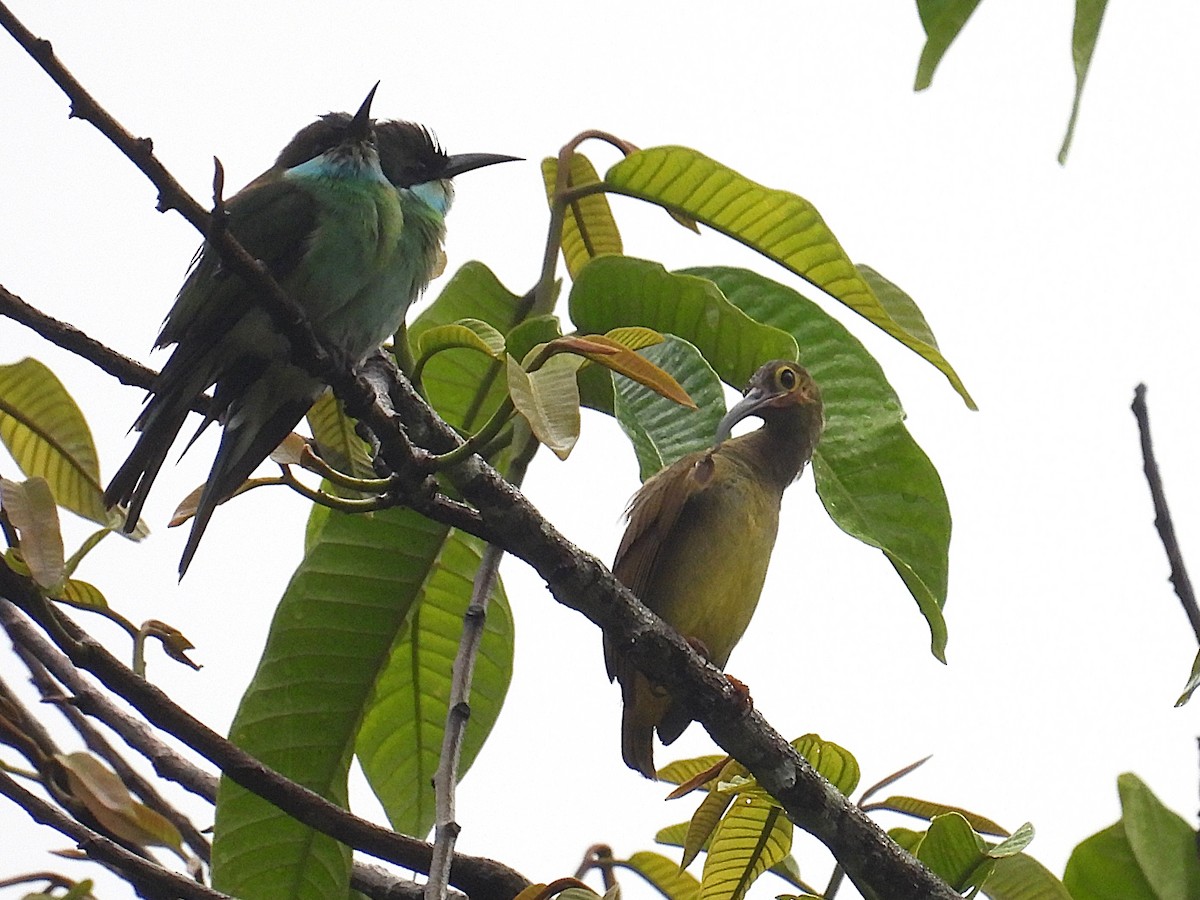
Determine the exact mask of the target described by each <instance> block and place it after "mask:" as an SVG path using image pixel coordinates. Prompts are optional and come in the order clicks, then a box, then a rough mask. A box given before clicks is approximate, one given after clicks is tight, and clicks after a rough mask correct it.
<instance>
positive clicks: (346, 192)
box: [105, 85, 516, 577]
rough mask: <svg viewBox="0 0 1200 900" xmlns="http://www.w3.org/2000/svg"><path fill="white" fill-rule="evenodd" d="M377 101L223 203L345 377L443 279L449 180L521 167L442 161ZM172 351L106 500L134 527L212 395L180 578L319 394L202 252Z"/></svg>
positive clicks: (175, 316)
mask: <svg viewBox="0 0 1200 900" xmlns="http://www.w3.org/2000/svg"><path fill="white" fill-rule="evenodd" d="M376 87H378V85H376ZM374 95H375V88H372V89H371V92H370V93H369V94H368V95H367V98H366V100H365V101H364V102H363V104H362V106H361V107H360V108H359V110H358V112H357V113H355V114H354V115H353V116H351V115H349V114H346V113H331V114H329V115H326V116H322V117H321V118H320V119H319V120H318V121H317V122H315V123H313V124H311V125H309V126H307V127H305V128H304V129H302V130H301V131H300V132H298V133H297V134H296V136H295V137H293V138H292V140H291V141H290V142H289V143H288V145H287V146H286V147H285V148H284V149H283V151H282V152H281V153H280V154H279V157H278V159H277V160H276V163H275V165H274V166H272V168H271V169H268V170H267V171H266V172H265V173H263V174H262V175H260V176H259V177H258V178H256V179H255V180H254V181H252V182H251V183H250V184H249V185H247V186H246V187H245V188H243V189H242V190H241V191H239V192H238V193H237V194H236V195H234V196H233V197H231V198H230V199H229V201H228V203H227V204H226V208H227V211H228V227H229V231H230V233H231V234H232V235H233V236H234V237H235V238H237V240H238V241H240V242H241V244H242V245H243V246H244V247H245V248H246V249H247V250H248V251H249V253H250V254H251V255H252V256H254V257H255V258H257V259H259V260H261V261H262V262H263V263H264V264H265V265H266V267H267V269H268V270H269V271H270V272H271V274H272V275H273V276H274V277H275V279H276V280H277V281H278V282H279V283H280V285H281V286H282V287H283V289H284V291H285V292H287V294H288V295H289V296H291V297H292V299H293V300H295V301H296V302H297V303H298V304H299V305H300V307H301V309H303V311H304V313H305V315H306V317H307V319H308V323H309V325H311V326H312V329H313V331H314V332H315V334H316V335H317V337H318V339H319V340H320V341H321V343H322V344H323V345H324V346H325V347H326V348H327V349H328V350H329V351H330V352H331V353H332V354H334V356H335V358H337V359H340V360H342V361H344V362H345V364H347V365H350V366H354V365H358V364H359V363H361V362H362V361H363V359H365V358H366V357H367V356H368V355H369V354H370V353H372V352H373V351H374V350H376V349H377V348H378V347H379V345H380V344H381V343H382V342H383V341H384V340H386V339H387V338H388V337H390V336H391V335H392V334H394V333H395V332H396V331H397V329H398V328H399V327H400V325H401V323H402V322H403V321H404V314H405V311H406V310H407V309H408V307H409V305H410V304H411V303H412V302H413V301H414V300H415V299H416V298H417V297H418V296H419V295H420V293H421V292H422V291H423V290H424V288H425V286H426V285H427V284H428V283H429V281H430V279H431V278H433V277H434V276H435V275H436V274H438V272H440V270H441V266H442V265H443V263H444V257H443V255H442V249H441V246H442V239H443V237H444V235H445V222H444V217H445V215H446V213H447V211H448V210H449V208H450V204H451V202H452V200H453V197H454V189H453V186H452V185H451V183H450V180H449V179H451V178H453V177H454V176H455V175H459V174H461V173H463V172H466V171H469V170H471V169H477V168H480V167H482V166H487V165H491V164H493V163H498V162H507V161H510V160H514V159H516V157H511V156H501V155H498V154H486V153H472V154H463V155H459V156H448V155H447V154H446V153H445V152H444V151H443V150H442V149H441V148H440V147H439V146H438V145H437V144H436V142H435V141H434V139H433V137H432V135H431V134H430V133H429V131H428V130H426V129H425V128H423V127H421V126H420V125H415V124H413V123H410V122H395V121H390V122H378V123H377V122H375V121H374V120H372V119H371V101H372V99H373V98H374ZM170 345H175V349H174V351H173V352H172V354H171V358H170V359H169V360H168V361H167V364H166V365H165V366H164V367H163V370H162V372H161V373H160V374H159V375H158V377H157V378H156V379H155V382H154V384H153V386H152V387H151V392H150V395H149V396H148V398H147V401H146V406H145V408H144V409H143V410H142V413H141V415H140V416H139V417H138V419H137V421H136V422H135V423H134V428H135V429H136V430H138V431H140V432H141V435H140V437H139V438H138V441H137V444H136V445H135V447H134V449H133V451H132V452H131V453H130V455H129V458H128V459H127V460H126V461H125V463H124V465H122V466H121V468H120V469H119V470H118V471H117V473H116V475H115V476H114V477H113V479H112V482H111V483H110V484H109V486H108V489H107V490H106V491H105V500H106V502H107V503H108V504H109V506H114V505H116V504H128V506H129V509H128V515H127V518H126V523H125V529H126V530H127V531H131V530H132V529H133V528H134V526H135V525H136V523H137V521H138V518H139V516H140V515H141V511H142V506H143V504H144V503H145V501H146V497H147V494H148V493H149V491H150V488H151V485H152V484H153V483H154V479H155V477H156V476H157V475H158V472H159V470H160V469H161V468H162V464H163V461H164V460H165V459H166V456H167V453H168V452H169V451H170V448H171V446H172V444H173V443H174V441H175V438H176V436H177V435H178V433H179V431H180V429H181V428H182V427H183V423H184V420H185V419H186V418H187V415H188V412H189V410H190V408H191V405H192V403H193V402H194V401H195V399H196V398H197V397H198V396H199V395H201V394H202V393H203V392H204V391H206V390H207V389H208V388H210V387H214V388H215V391H214V394H213V397H214V403H213V405H212V408H211V409H210V411H209V414H208V416H207V417H205V419H204V421H203V422H202V423H201V424H200V427H199V429H198V430H197V432H196V434H195V435H194V436H193V437H192V442H194V441H195V440H196V437H198V436H199V435H200V433H201V432H203V431H204V429H205V428H207V427H208V426H209V425H211V424H212V423H213V422H214V421H218V420H219V421H220V422H221V423H222V424H223V430H222V434H221V442H220V446H219V448H218V450H217V455H216V459H215V460H214V461H213V466H212V470H211V472H210V473H209V476H208V480H207V482H206V483H205V486H204V489H203V491H202V493H201V497H200V500H199V503H198V505H197V509H196V515H195V518H194V520H193V523H192V529H191V533H190V534H189V535H188V540H187V544H186V546H185V548H184V552H183V558H182V559H181V561H180V564H179V574H180V577H182V576H183V574H184V573H185V572H186V571H187V568H188V566H189V564H190V563H191V561H192V558H193V556H194V555H195V553H196V548H197V546H198V545H199V542H200V538H201V537H202V536H203V534H204V529H205V528H206V527H207V525H208V522H209V519H210V518H211V516H212V513H213V510H214V509H215V508H216V506H217V505H218V504H220V503H222V502H223V501H225V500H227V499H228V498H229V497H230V496H231V495H232V494H233V493H234V492H235V491H236V490H237V488H238V487H239V486H240V485H241V484H242V482H244V481H245V480H246V478H248V477H249V475H250V473H251V472H253V471H254V469H255V468H256V467H257V466H258V464H259V463H260V462H262V461H263V460H264V459H265V458H266V457H267V455H268V454H269V453H270V452H271V451H272V450H274V449H275V447H276V446H278V445H279V443H280V442H281V441H282V440H283V439H284V438H285V437H286V436H287V435H288V433H289V432H290V431H291V430H292V428H294V427H295V425H296V423H297V422H299V421H300V419H301V418H302V417H303V416H304V414H305V413H306V412H307V411H308V408H309V407H310V406H311V405H312V403H313V401H314V400H315V399H316V398H317V397H318V396H319V395H320V393H321V392H322V391H323V390H324V389H325V385H324V384H323V383H322V382H321V381H320V380H318V379H316V378H314V377H313V376H311V375H310V374H309V373H308V372H306V371H305V370H304V369H302V368H300V367H299V366H296V365H293V364H292V362H291V354H292V351H291V345H290V343H289V342H288V340H287V339H286V338H284V337H283V336H282V335H281V334H279V333H278V331H277V330H276V328H275V326H274V323H273V322H272V320H271V317H270V315H269V314H268V313H267V311H266V309H265V308H263V307H262V306H261V305H260V303H259V302H258V300H257V298H256V296H255V292H254V290H253V289H251V288H250V287H248V286H247V285H246V284H245V283H244V282H243V281H242V280H241V279H240V278H238V277H237V276H235V275H233V274H231V273H230V272H228V271H226V270H225V268H224V267H223V266H222V264H221V259H220V255H219V254H218V253H217V252H216V251H215V250H213V249H212V248H210V247H209V246H207V245H205V246H204V247H202V248H201V250H200V252H199V253H198V254H197V256H196V259H195V260H194V261H193V265H192V268H191V271H190V272H189V274H188V277H187V280H186V281H185V282H184V284H183V287H182V288H181V289H180V291H179V295H178V297H177V298H176V300H175V305H174V306H173V307H172V309H171V311H170V313H169V314H168V315H167V319H166V322H165V324H164V325H163V328H162V331H161V333H160V334H159V337H158V341H157V343H156V346H157V347H167V346H170ZM188 446H189V447H190V446H191V442H189V444H188ZM185 449H186V448H185Z"/></svg>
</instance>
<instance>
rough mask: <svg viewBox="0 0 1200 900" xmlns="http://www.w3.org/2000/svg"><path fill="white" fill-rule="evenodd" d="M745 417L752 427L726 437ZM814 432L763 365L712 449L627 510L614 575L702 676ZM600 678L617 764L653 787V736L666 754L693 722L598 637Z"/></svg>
mask: <svg viewBox="0 0 1200 900" xmlns="http://www.w3.org/2000/svg"><path fill="white" fill-rule="evenodd" d="M748 416H758V417H759V418H761V419H762V421H763V425H762V427H761V428H759V429H757V430H755V431H751V432H749V433H748V434H744V435H742V436H741V437H736V438H730V437H729V435H730V433H731V431H732V429H733V426H734V425H736V424H737V423H738V422H740V421H741V420H742V419H745V418H747V417H748ZM824 426H825V417H824V409H823V407H822V404H821V392H820V390H819V389H818V388H817V385H816V384H815V383H814V382H813V380H812V378H811V377H810V376H809V374H808V372H807V371H805V369H804V368H803V367H801V366H799V365H797V364H796V363H794V362H788V361H787V360H774V361H772V362H769V363H766V364H765V365H763V366H762V367H761V368H760V369H759V370H758V371H757V372H756V373H755V374H754V376H753V378H751V379H750V384H749V386H748V387H747V388H746V392H745V396H744V397H743V398H742V400H741V401H740V402H739V403H737V404H735V405H734V406H733V407H732V408H731V409H730V410H729V412H728V413H726V415H725V417H724V418H723V419H722V420H721V423H720V425H719V426H718V428H717V437H716V442H715V444H714V446H713V447H712V448H711V449H709V450H705V451H701V452H698V453H691V454H689V455H687V456H684V457H682V458H681V459H678V460H676V461H675V462H674V463H673V464H672V465H670V466H668V467H667V468H666V469H663V470H662V471H661V472H659V473H658V474H657V475H655V476H654V477H652V478H650V479H649V480H647V481H646V483H645V484H644V485H642V487H641V489H640V490H639V491H638V492H637V493H636V494H635V495H634V497H633V499H632V500H631V501H630V503H629V512H628V515H629V526H628V528H627V529H626V531H625V536H624V537H623V538H622V539H621V545H620V547H619V548H618V549H617V556H616V559H615V561H614V562H613V567H612V571H613V574H614V575H616V577H617V578H618V579H619V580H620V581H621V583H622V584H624V585H625V586H626V587H627V588H629V589H630V590H631V591H633V593H634V594H635V595H636V596H637V597H638V599H640V600H641V601H642V602H643V603H644V604H646V606H647V607H649V608H650V609H651V610H653V611H654V612H655V613H656V614H657V615H658V616H659V617H661V618H662V619H663V620H664V621H665V622H666V623H667V624H669V625H671V626H673V627H674V628H675V630H676V631H678V632H679V634H680V635H681V636H682V637H684V638H685V639H686V640H687V641H688V642H689V643H691V644H692V645H693V646H694V647H695V648H696V649H697V650H698V651H699V652H700V653H701V654H703V655H704V656H705V657H706V658H707V659H708V660H709V661H710V662H711V663H713V665H715V666H717V667H719V668H724V667H725V663H726V662H727V661H728V659H729V654H730V652H732V650H733V648H734V645H735V644H737V642H738V641H739V640H740V639H741V637H742V634H743V633H744V632H745V630H746V626H747V625H748V624H749V623H750V617H751V616H752V615H754V609H755V607H756V606H757V605H758V597H759V594H761V593H762V587H763V581H764V579H765V578H766V575H767V563H768V562H769V561H770V558H771V550H772V548H773V547H774V546H775V533H776V530H777V528H778V526H779V504H780V501H781V500H782V499H783V492H784V490H785V489H786V488H787V486H788V485H789V484H791V483H792V482H793V481H795V480H796V479H797V478H798V477H799V476H800V473H801V472H802V471H803V470H804V466H805V464H806V463H807V462H808V461H809V459H811V458H812V453H813V449H814V448H815V447H816V445H817V441H818V440H820V437H821V431H822V429H823V428H824ZM604 658H605V663H606V664H607V666H608V675H609V678H610V679H611V678H616V679H617V680H618V681H619V682H620V683H621V700H622V703H623V705H624V710H623V712H622V716H621V755H622V756H623V757H624V759H625V764H626V765H628V766H629V767H630V768H631V769H634V770H636V771H638V772H641V773H642V774H643V775H645V776H646V777H647V778H654V777H655V768H654V732H655V730H656V729H657V731H658V736H659V739H660V740H662V742H663V743H664V744H670V743H671V742H672V741H674V740H675V739H676V738H677V737H679V735H680V734H682V733H683V730H684V729H685V728H687V726H688V725H689V724H690V723H691V721H692V716H691V713H690V711H689V710H688V708H687V706H686V704H684V703H681V702H677V701H676V700H675V699H674V698H673V697H672V696H671V695H670V693H668V692H667V691H666V690H665V689H663V688H662V687H660V686H658V685H655V684H653V683H652V682H651V681H650V680H649V679H648V678H646V676H645V675H643V674H642V673H641V672H640V671H638V670H637V669H636V668H634V666H633V665H632V664H631V663H630V662H629V661H628V660H627V659H625V658H624V656H623V654H622V653H621V650H620V648H619V647H617V646H615V645H614V644H613V642H612V641H611V640H609V639H608V638H606V639H605V642H604Z"/></svg>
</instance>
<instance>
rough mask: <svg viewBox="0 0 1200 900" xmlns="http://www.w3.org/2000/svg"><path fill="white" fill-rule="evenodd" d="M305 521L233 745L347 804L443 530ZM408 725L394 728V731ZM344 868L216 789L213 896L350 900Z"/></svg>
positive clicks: (420, 521)
mask: <svg viewBox="0 0 1200 900" xmlns="http://www.w3.org/2000/svg"><path fill="white" fill-rule="evenodd" d="M312 520H313V522H312V523H311V527H310V546H309V547H308V550H307V553H306V555H305V558H304V560H303V562H301V564H300V566H299V568H298V569H297V570H296V573H295V574H294V575H293V576H292V580H291V582H290V583H289V584H288V588H287V590H286V591H285V593H284V596H283V599H282V600H281V601H280V604H279V608H278V609H277V610H276V613H275V618H274V620H273V622H272V625H271V632H270V635H269V636H268V639H267V645H266V648H265V650H264V652H263V658H262V660H261V661H260V662H259V666H258V671H257V672H256V673H255V676H254V679H253V681H252V683H251V685H250V687H249V688H248V690H247V691H246V694H245V696H244V697H243V698H242V702H241V705H240V706H239V709H238V712H237V716H236V717H235V719H234V723H233V727H232V729H231V737H232V739H233V740H234V742H235V743H237V744H238V746H240V747H242V748H243V749H245V750H247V751H249V752H250V753H252V754H253V755H254V756H255V757H257V758H258V759H260V760H262V761H263V762H264V763H266V764H267V765H269V766H271V767H272V768H275V769H277V770H278V771H280V772H283V773H284V774H286V775H287V776H288V777H290V778H292V779H293V780H295V781H298V782H300V783H301V784H303V785H305V786H306V787H308V788H310V789H311V790H314V791H316V792H317V793H319V794H321V795H322V796H324V797H326V798H328V799H330V800H333V801H334V802H337V803H340V804H343V805H344V804H345V802H346V778H347V772H348V769H349V764H350V758H351V753H352V751H353V749H354V743H355V739H356V735H357V733H358V729H359V723H360V721H362V719H363V716H364V714H365V713H366V711H367V710H368V709H370V707H371V703H372V700H373V697H374V694H373V687H374V685H375V683H376V681H377V679H378V678H379V676H380V674H381V672H384V671H385V670H386V667H387V666H388V664H389V663H390V661H391V660H392V648H393V645H394V644H395V643H396V641H397V639H398V638H399V637H400V635H401V630H402V629H403V628H404V627H405V626H406V623H408V622H409V619H410V613H411V610H412V609H413V608H414V607H416V606H417V604H419V603H423V601H424V600H425V599H426V598H427V588H428V587H429V586H430V585H431V584H433V583H434V581H435V579H433V578H432V577H431V571H433V570H435V568H436V567H437V566H438V564H439V561H440V559H441V557H442V555H443V553H444V551H445V543H446V540H447V535H448V530H447V529H446V528H445V527H444V526H442V525H439V524H436V523H433V522H430V521H429V520H427V519H425V518H423V517H421V516H419V515H417V514H416V513H414V512H412V511H411V510H406V509H389V510H384V511H382V512H377V513H375V514H374V515H372V516H370V517H367V516H354V515H345V514H340V513H334V512H330V511H329V510H327V509H325V508H324V507H316V508H314V512H313V516H312ZM414 621H419V620H414ZM410 627H411V626H410ZM418 627H419V625H418ZM429 639H430V640H432V639H434V638H433V637H430V638H429ZM418 640H419V642H424V641H425V640H426V638H425V637H424V635H422V636H421V638H419V639H418ZM488 684H489V682H485V686H487V685H488ZM442 724H443V723H442V722H440V721H439V722H436V723H433V722H430V723H426V724H424V725H423V726H422V727H423V728H425V729H426V734H429V733H430V732H431V731H434V730H436V731H438V732H439V733H440V730H441V727H442ZM404 725H405V723H403V722H394V723H393V727H395V728H396V729H400V728H402V727H404ZM438 740H439V741H440V737H439V738H438ZM349 864H350V859H349V851H348V850H347V849H346V848H345V847H344V846H343V845H341V844H339V843H337V842H336V841H333V840H332V839H330V838H326V837H324V836H323V835H320V834H317V833H315V832H313V831H311V830H310V829H308V828H306V827H304V826H302V825H300V824H299V823H298V822H296V821H294V820H293V819H291V818H289V817H288V816H286V815H285V814H284V813H282V812H280V811H279V810H277V809H276V808H275V807H274V806H272V805H271V804H269V803H267V802H266V801H264V800H261V799H259V798H257V797H256V796H255V795H253V794H251V793H250V792H248V791H246V790H244V789H243V788H241V787H239V786H237V785H236V784H234V783H233V782H230V781H228V780H227V779H224V780H222V782H221V787H220V790H219V796H218V803H217V817H216V829H215V834H214V841H213V878H214V884H215V885H216V886H217V889H218V890H223V891H225V892H227V893H231V894H235V895H237V896H249V897H254V896H281V895H282V896H288V897H298V898H308V897H312V898H323V897H334V896H345V894H346V892H347V890H348V884H349Z"/></svg>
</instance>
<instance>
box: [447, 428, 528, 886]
mask: <svg viewBox="0 0 1200 900" xmlns="http://www.w3.org/2000/svg"><path fill="white" fill-rule="evenodd" d="M537 449H538V441H537V439H536V438H534V437H533V435H532V434H527V435H526V438H525V443H524V446H522V448H521V450H520V452H519V453H518V454H517V455H516V457H514V459H513V461H512V465H511V466H510V467H509V473H508V474H509V480H510V481H511V482H512V483H513V484H514V485H516V486H519V485H520V484H521V482H522V481H524V480H525V473H526V471H527V470H528V468H529V463H530V461H531V460H532V459H533V456H534V454H535V453H536V452H537ZM503 558H504V550H503V549H501V548H500V547H498V546H496V545H495V544H488V545H487V547H486V548H485V549H484V551H483V557H482V559H480V561H479V568H478V569H477V570H476V572H475V581H474V583H473V584H472V587H471V601H470V603H469V604H468V605H467V611H466V614H465V615H464V616H463V630H462V635H461V636H460V637H459V642H458V653H457V654H456V655H455V657H454V667H453V669H452V671H451V676H450V698H449V702H448V708H447V710H446V727H445V730H444V731H443V732H442V750H441V754H440V756H439V759H438V768H437V771H436V772H435V773H434V776H433V788H434V796H435V798H436V799H435V807H436V828H435V830H434V840H433V862H432V863H431V865H430V867H429V881H428V882H426V885H425V900H443V898H444V897H445V896H446V886H447V879H448V876H449V872H450V860H451V859H452V858H453V856H454V845H455V843H456V841H457V840H458V833H459V831H460V830H461V827H460V826H459V824H458V822H457V821H455V818H454V787H455V785H456V784H457V783H458V764H459V760H460V758H461V756H462V744H463V738H464V737H465V735H466V730H467V726H468V720H469V719H470V716H471V706H470V698H471V682H472V679H473V678H474V676H475V660H476V658H477V657H478V655H479V647H480V645H481V644H482V643H483V630H484V625H485V624H486V623H487V607H488V601H489V600H490V599H491V595H492V590H493V589H494V588H495V585H496V579H497V577H498V576H499V574H500V560H501V559H503Z"/></svg>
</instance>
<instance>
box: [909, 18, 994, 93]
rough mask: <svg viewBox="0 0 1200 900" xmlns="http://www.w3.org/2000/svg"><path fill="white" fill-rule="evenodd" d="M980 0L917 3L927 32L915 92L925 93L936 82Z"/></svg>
mask: <svg viewBox="0 0 1200 900" xmlns="http://www.w3.org/2000/svg"><path fill="white" fill-rule="evenodd" d="M978 5H979V0H917V12H918V13H920V15H921V25H922V27H923V28H924V29H925V38H926V39H925V46H924V47H923V48H922V49H921V61H920V62H919V63H917V82H916V84H915V85H914V86H913V90H916V91H923V90H925V88H927V87H929V85H930V82H932V81H933V73H934V71H935V70H936V69H937V67H938V63H940V62H941V61H942V57H943V56H945V55H946V51H947V50H948V49H950V45H951V44H952V43H953V42H954V39H955V38H956V37H958V33H959V32H960V31H962V28H963V26H964V25H966V24H967V19H969V18H970V17H971V13H973V12H975V7H977V6H978Z"/></svg>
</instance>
